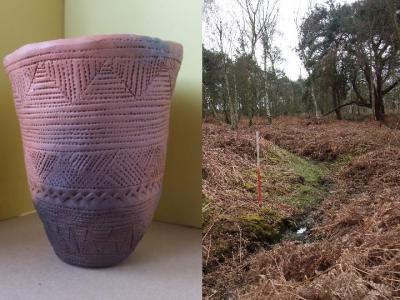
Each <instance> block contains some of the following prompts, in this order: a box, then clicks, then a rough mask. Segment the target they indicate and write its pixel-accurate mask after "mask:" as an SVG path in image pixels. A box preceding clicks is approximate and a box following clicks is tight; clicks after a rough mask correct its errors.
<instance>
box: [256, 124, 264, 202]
mask: <svg viewBox="0 0 400 300" xmlns="http://www.w3.org/2000/svg"><path fill="white" fill-rule="evenodd" d="M256 151H257V191H258V206H259V207H260V208H261V207H262V204H263V203H262V195H261V170H260V133H259V132H258V130H257V131H256Z"/></svg>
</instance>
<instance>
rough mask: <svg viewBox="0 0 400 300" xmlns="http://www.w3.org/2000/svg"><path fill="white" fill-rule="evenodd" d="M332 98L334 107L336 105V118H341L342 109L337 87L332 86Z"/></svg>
mask: <svg viewBox="0 0 400 300" xmlns="http://www.w3.org/2000/svg"><path fill="white" fill-rule="evenodd" d="M332 100H333V107H335V114H336V119H338V120H341V119H342V112H341V110H340V101H339V95H338V91H337V88H336V87H332Z"/></svg>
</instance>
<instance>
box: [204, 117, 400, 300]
mask: <svg viewBox="0 0 400 300" xmlns="http://www.w3.org/2000/svg"><path fill="white" fill-rule="evenodd" d="M391 125H393V126H390V127H397V128H398V124H397V122H395V123H392V124H391ZM390 127H388V126H386V125H382V124H379V123H376V122H373V121H363V122H351V121H335V120H310V119H300V118H294V117H283V118H277V119H274V120H273V124H272V125H268V124H266V122H265V121H263V120H262V119H258V120H256V122H255V124H254V125H253V127H251V128H249V127H247V126H246V123H245V121H243V122H242V123H241V124H240V126H239V129H238V130H236V131H232V130H230V128H229V126H228V125H226V124H224V123H221V122H219V121H216V120H208V121H207V120H206V121H205V122H204V123H203V170H202V173H203V188H202V192H203V274H204V277H203V293H204V297H205V298H206V299H238V298H239V299H394V298H396V297H399V298H400V196H399V195H400V131H399V130H398V129H391V128H390ZM256 130H259V131H260V135H261V137H262V138H261V140H260V146H261V178H262V194H263V201H264V205H263V207H262V208H259V207H258V204H257V175H256V155H255V131H256Z"/></svg>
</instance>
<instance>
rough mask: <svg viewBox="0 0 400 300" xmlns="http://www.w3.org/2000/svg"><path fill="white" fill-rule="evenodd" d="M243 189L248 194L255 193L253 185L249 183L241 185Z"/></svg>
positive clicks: (255, 189)
mask: <svg viewBox="0 0 400 300" xmlns="http://www.w3.org/2000/svg"><path fill="white" fill-rule="evenodd" d="M243 188H244V189H245V190H246V191H248V192H250V193H255V192H256V191H257V187H256V185H255V183H253V182H250V181H246V182H245V183H244V185H243Z"/></svg>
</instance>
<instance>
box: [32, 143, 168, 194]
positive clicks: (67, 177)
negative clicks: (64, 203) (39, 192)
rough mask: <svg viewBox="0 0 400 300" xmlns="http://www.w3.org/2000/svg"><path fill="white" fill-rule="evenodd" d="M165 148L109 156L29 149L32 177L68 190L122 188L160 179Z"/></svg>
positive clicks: (99, 153)
mask: <svg viewBox="0 0 400 300" xmlns="http://www.w3.org/2000/svg"><path fill="white" fill-rule="evenodd" d="M164 152H165V148H164V147H163V146H157V147H151V148H148V149H140V150H130V149H128V150H114V151H107V152H103V153H101V152H95V153H91V152H83V153H77V152H51V151H50V152H47V151H43V150H33V149H29V150H28V149H25V159H26V166H27V171H28V175H29V177H31V178H37V180H39V181H40V182H42V183H43V184H46V185H49V186H54V187H66V188H71V187H72V188H89V187H91V188H97V187H105V188H115V187H118V188H121V187H128V186H136V185H139V184H142V183H143V182H147V181H149V180H151V179H152V178H153V179H154V178H159V177H160V176H161V174H162V172H163V167H164V160H165V153H164Z"/></svg>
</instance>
